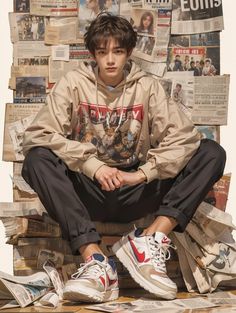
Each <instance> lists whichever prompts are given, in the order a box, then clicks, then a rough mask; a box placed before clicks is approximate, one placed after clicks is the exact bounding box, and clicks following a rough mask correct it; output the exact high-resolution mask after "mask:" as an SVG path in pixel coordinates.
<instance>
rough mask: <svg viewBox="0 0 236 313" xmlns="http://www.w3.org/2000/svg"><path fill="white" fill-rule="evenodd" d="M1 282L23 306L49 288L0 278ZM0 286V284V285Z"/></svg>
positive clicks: (43, 293)
mask: <svg viewBox="0 0 236 313" xmlns="http://www.w3.org/2000/svg"><path fill="white" fill-rule="evenodd" d="M0 281H1V284H2V285H4V286H5V288H7V289H8V290H9V292H10V293H11V294H12V295H13V297H14V299H15V300H16V301H17V302H18V304H19V305H20V306H21V307H22V308H24V307H26V306H27V305H29V304H31V303H33V302H34V301H35V300H37V299H38V298H40V297H42V296H43V295H45V294H46V293H47V292H48V291H49V290H50V289H51V288H50V287H41V286H37V285H22V284H19V283H14V282H11V281H8V280H6V279H3V278H0ZM0 286H1V285H0Z"/></svg>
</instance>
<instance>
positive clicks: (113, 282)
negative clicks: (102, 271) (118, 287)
mask: <svg viewBox="0 0 236 313" xmlns="http://www.w3.org/2000/svg"><path fill="white" fill-rule="evenodd" d="M116 282H117V279H110V278H109V277H108V285H109V286H111V285H113V284H115V283H116Z"/></svg>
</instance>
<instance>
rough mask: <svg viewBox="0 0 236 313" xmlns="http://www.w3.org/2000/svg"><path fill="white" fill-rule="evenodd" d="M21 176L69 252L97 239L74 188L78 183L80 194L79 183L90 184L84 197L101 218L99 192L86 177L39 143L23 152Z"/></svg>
mask: <svg viewBox="0 0 236 313" xmlns="http://www.w3.org/2000/svg"><path fill="white" fill-rule="evenodd" d="M81 175H82V176H84V175H83V174H81ZM22 176H23V178H24V179H25V180H26V182H27V183H28V184H29V185H30V186H31V188H32V189H34V190H35V192H36V193H37V194H38V196H39V199H40V200H41V202H42V204H43V205H44V207H45V209H46V210H47V212H48V214H49V215H50V216H51V217H52V218H53V219H54V220H55V221H56V222H58V223H59V225H60V227H61V230H62V235H63V238H65V239H67V240H68V241H69V243H70V245H71V248H72V252H73V253H75V254H76V253H78V248H79V247H80V246H81V245H83V244H87V243H90V242H99V241H100V236H99V234H98V233H97V232H96V229H95V225H94V223H93V222H92V221H91V218H90V215H89V212H88V210H87V208H86V206H85V204H84V203H83V202H82V201H81V199H80V197H79V195H78V194H79V193H78V190H75V187H76V188H78V189H80V187H81V190H79V191H80V192H81V193H82V194H83V193H84V190H83V188H84V187H83V184H86V183H87V184H90V185H91V186H92V187H91V188H90V193H89V195H88V194H86V197H87V198H88V199H90V201H91V203H93V209H94V212H97V214H95V213H94V216H95V217H96V218H95V219H98V220H99V217H101V220H102V219H104V218H105V216H104V215H105V213H106V212H105V209H104V206H103V200H104V197H103V194H102V193H101V191H100V190H99V188H98V187H97V186H96V185H95V184H93V182H92V181H91V180H90V179H89V178H87V177H86V178H85V176H84V177H81V178H80V177H79V174H78V173H75V172H72V171H69V170H68V168H67V166H66V165H65V164H64V163H63V162H62V161H61V160H60V158H58V157H57V156H56V155H55V154H54V153H53V152H52V151H50V150H49V149H46V148H42V147H37V148H33V149H32V150H30V151H29V153H28V154H27V155H26V158H25V160H24V164H23V169H22ZM77 176H78V177H77ZM81 181H82V182H81ZM85 192H86V191H85ZM91 206H92V205H91ZM91 210H92V208H91Z"/></svg>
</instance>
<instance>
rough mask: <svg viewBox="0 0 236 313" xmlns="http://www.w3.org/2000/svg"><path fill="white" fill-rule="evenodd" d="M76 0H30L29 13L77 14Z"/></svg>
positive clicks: (51, 14) (47, 14) (45, 14)
mask: <svg viewBox="0 0 236 313" xmlns="http://www.w3.org/2000/svg"><path fill="white" fill-rule="evenodd" d="M78 3H79V2H78V1H77V0H53V1H48V0H30V14H32V15H44V16H77V14H78Z"/></svg>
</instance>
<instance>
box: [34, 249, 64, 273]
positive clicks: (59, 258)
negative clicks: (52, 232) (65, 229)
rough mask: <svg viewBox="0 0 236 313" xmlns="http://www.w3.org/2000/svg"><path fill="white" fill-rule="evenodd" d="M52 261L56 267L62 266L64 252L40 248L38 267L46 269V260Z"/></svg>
mask: <svg viewBox="0 0 236 313" xmlns="http://www.w3.org/2000/svg"><path fill="white" fill-rule="evenodd" d="M46 261H48V262H49V261H50V262H51V264H53V266H54V267H55V269H56V268H59V267H62V265H63V262H64V254H63V253H61V252H58V251H52V250H47V249H40V251H39V253H38V260H37V268H38V269H41V268H44V269H45V266H44V264H45V262H46Z"/></svg>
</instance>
